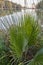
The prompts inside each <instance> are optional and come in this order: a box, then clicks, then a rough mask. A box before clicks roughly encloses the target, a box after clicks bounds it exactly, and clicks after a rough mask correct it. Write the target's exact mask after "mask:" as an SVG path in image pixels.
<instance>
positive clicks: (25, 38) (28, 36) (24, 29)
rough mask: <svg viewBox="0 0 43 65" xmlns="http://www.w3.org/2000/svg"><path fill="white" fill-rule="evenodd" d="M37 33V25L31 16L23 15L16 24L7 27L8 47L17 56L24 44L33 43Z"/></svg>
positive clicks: (35, 40) (19, 54)
mask: <svg viewBox="0 0 43 65" xmlns="http://www.w3.org/2000/svg"><path fill="white" fill-rule="evenodd" d="M38 35H39V26H38V24H37V22H36V21H35V20H34V18H32V17H31V16H29V15H28V16H24V19H22V20H21V22H20V23H19V24H17V25H13V26H11V27H10V28H9V39H10V48H11V49H12V51H13V53H14V54H15V53H16V55H17V57H21V55H22V53H23V51H24V50H25V48H26V46H27V45H28V46H31V45H35V44H36V43H37V38H38Z"/></svg>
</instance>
